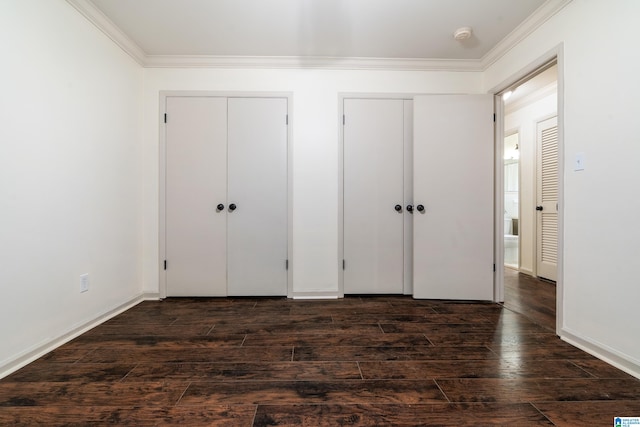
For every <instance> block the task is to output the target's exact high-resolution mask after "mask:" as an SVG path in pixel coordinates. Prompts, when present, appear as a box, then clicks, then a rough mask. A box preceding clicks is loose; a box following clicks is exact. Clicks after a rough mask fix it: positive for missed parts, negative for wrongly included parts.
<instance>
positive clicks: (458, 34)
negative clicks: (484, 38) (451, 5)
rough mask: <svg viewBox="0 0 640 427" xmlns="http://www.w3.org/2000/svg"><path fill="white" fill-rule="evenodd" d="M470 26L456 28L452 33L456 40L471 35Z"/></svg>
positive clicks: (464, 38)
mask: <svg viewBox="0 0 640 427" xmlns="http://www.w3.org/2000/svg"><path fill="white" fill-rule="evenodd" d="M471 31H472V30H471V27H462V28H458V29H457V30H456V31H455V32H454V33H453V38H454V39H456V40H466V39H468V38H469V37H471Z"/></svg>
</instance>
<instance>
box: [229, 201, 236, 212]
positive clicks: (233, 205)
mask: <svg viewBox="0 0 640 427" xmlns="http://www.w3.org/2000/svg"><path fill="white" fill-rule="evenodd" d="M229 210H230V211H231V212H233V211H235V210H236V204H235V203H231V204H230V205H229Z"/></svg>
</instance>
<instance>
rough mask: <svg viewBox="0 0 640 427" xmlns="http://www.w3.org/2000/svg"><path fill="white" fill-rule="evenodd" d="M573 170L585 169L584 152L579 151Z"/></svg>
mask: <svg viewBox="0 0 640 427" xmlns="http://www.w3.org/2000/svg"><path fill="white" fill-rule="evenodd" d="M573 170H574V171H583V170H584V153H577V154H576V158H575V161H574V162H573Z"/></svg>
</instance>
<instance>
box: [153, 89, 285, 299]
mask: <svg viewBox="0 0 640 427" xmlns="http://www.w3.org/2000/svg"><path fill="white" fill-rule="evenodd" d="M172 96H183V97H220V98H286V99H287V114H288V126H287V259H288V260H289V263H288V270H287V297H289V298H293V250H292V249H293V174H292V170H293V168H292V165H293V141H292V137H293V94H292V93H291V92H217V91H176V90H168V91H160V99H159V111H158V133H159V135H160V143H159V156H158V157H159V161H160V163H159V167H158V176H159V188H158V212H159V218H158V276H159V281H160V284H159V291H160V298H166V297H167V276H166V270H165V268H164V267H165V266H164V262H165V260H166V232H165V231H166V220H167V217H166V197H165V192H166V175H167V168H166V165H167V141H166V133H165V126H164V125H165V122H164V114H165V112H166V101H167V97H172ZM169 120H171V118H169Z"/></svg>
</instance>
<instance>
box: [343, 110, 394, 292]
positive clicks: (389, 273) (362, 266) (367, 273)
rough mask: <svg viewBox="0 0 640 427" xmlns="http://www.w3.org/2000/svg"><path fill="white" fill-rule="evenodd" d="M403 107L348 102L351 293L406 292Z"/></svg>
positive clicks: (347, 285)
mask: <svg viewBox="0 0 640 427" xmlns="http://www.w3.org/2000/svg"><path fill="white" fill-rule="evenodd" d="M403 103H404V102H403V101H402V100H381V99H345V100H344V114H345V124H344V133H343V135H344V141H343V144H344V259H345V269H344V293H345V294H363V293H364V294H372V293H391V294H402V293H403V269H404V264H403V222H404V210H405V206H403V204H404V200H403V198H404V194H403V181H404V178H403V161H404V154H403V139H404V129H403V128H404V118H403ZM396 205H398V207H399V208H400V209H399V211H396V209H395V207H396Z"/></svg>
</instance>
